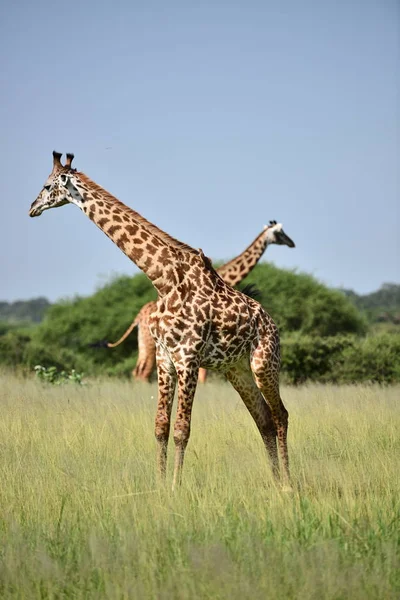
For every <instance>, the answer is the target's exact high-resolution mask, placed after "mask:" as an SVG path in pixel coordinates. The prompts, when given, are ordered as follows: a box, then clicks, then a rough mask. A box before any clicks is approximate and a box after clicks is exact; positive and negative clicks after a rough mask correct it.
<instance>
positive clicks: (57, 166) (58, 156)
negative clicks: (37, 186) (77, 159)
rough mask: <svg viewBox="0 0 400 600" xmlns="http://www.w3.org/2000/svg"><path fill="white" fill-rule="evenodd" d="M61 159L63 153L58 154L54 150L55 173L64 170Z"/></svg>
mask: <svg viewBox="0 0 400 600" xmlns="http://www.w3.org/2000/svg"><path fill="white" fill-rule="evenodd" d="M61 157H62V153H61V152H56V151H55V150H53V172H54V171H55V170H56V169H60V168H62V164H61V160H60V159H61Z"/></svg>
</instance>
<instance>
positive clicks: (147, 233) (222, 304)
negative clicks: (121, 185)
mask: <svg viewBox="0 0 400 600" xmlns="http://www.w3.org/2000/svg"><path fill="white" fill-rule="evenodd" d="M67 203H72V204H75V205H77V206H78V207H79V208H80V209H81V210H82V211H83V212H84V213H85V214H86V215H87V216H88V217H89V219H90V220H92V221H93V222H94V223H95V224H96V225H97V226H98V227H99V228H100V229H101V230H102V231H104V233H105V234H106V235H107V236H108V237H109V238H110V239H111V240H112V241H113V242H114V243H115V244H116V245H117V246H118V247H119V248H120V249H121V250H122V252H124V254H126V256H128V257H129V258H130V259H131V260H132V261H133V262H134V263H135V264H136V265H137V266H138V267H139V268H140V269H141V270H142V271H143V272H144V273H146V275H147V276H148V277H149V279H150V280H151V281H152V283H153V285H154V287H155V288H156V290H157V292H158V295H159V299H158V301H157V309H156V311H155V312H153V313H152V314H151V316H150V319H149V327H150V332H151V335H152V336H153V338H154V340H155V343H156V355H157V375H158V403H157V413H156V422H155V433H156V439H157V443H158V444H157V456H158V468H159V472H160V474H161V475H162V476H163V477H164V476H165V474H166V464H167V445H168V438H169V433H170V421H171V410H172V402H173V399H174V392H175V387H176V385H178V406H177V417H176V420H175V424H174V432H173V437H174V442H175V466H174V478H173V487H174V486H175V485H177V484H178V483H180V481H181V477H182V467H183V460H184V455H185V450H186V446H187V443H188V441H189V436H190V426H191V414H192V406H193V399H194V394H195V390H196V385H197V376H198V372H199V368H200V367H204V368H208V369H215V370H218V371H222V372H223V373H224V374H225V375H226V377H227V379H228V380H229V381H230V382H231V384H232V385H233V387H234V388H235V389H236V391H237V392H238V393H239V394H240V396H241V398H242V400H243V402H244V403H245V405H246V407H247V409H248V410H249V412H250V414H251V416H252V417H253V419H254V421H255V423H256V425H257V427H258V429H259V431H260V434H261V437H262V439H263V442H264V445H265V448H266V450H267V453H268V456H269V458H270V460H271V464H272V470H273V473H274V475H275V477H279V476H280V478H281V480H282V483H283V485H284V486H286V487H287V486H288V485H289V459H288V451H287V429H288V413H287V410H286V408H285V406H284V404H283V402H282V400H281V398H280V393H279V371H280V348H279V334H278V329H277V327H276V325H275V323H274V321H273V320H272V319H271V317H270V316H269V315H268V314H267V312H266V311H265V310H264V309H263V307H262V306H261V304H259V303H258V302H257V301H255V300H253V299H252V298H249V297H248V296H246V295H244V294H242V293H241V292H240V291H238V290H235V289H234V288H232V287H231V286H230V285H228V284H227V283H226V282H225V281H224V280H223V279H222V277H221V276H220V275H219V274H218V273H217V272H216V271H215V270H214V269H213V268H212V266H211V263H210V262H209V261H208V260H204V256H203V255H202V254H200V253H199V252H198V251H197V250H195V249H194V248H192V247H191V246H189V245H187V244H184V243H183V242H180V241H179V240H177V239H176V238H174V237H172V236H170V235H169V234H167V233H166V232H165V231H163V230H161V229H159V228H158V227H157V226H156V225H154V224H153V223H151V222H150V221H147V220H146V219H145V218H144V217H142V216H141V215H140V214H139V213H137V212H136V211H134V210H133V209H131V208H129V207H128V206H126V205H125V204H123V203H122V202H120V201H119V200H118V199H117V198H115V197H114V196H112V195H111V194H110V193H109V192H107V191H106V190H104V189H103V188H102V187H100V186H99V185H98V184H97V183H95V182H94V181H92V180H90V179H89V178H88V177H87V176H86V175H85V174H84V173H82V172H80V171H77V170H75V169H72V167H71V161H70V162H69V163H68V161H67V164H66V165H64V166H63V165H62V164H61V156H60V155H59V153H53V170H52V172H51V174H50V176H49V177H48V178H47V181H46V182H45V185H44V187H43V189H42V191H41V192H40V194H39V195H38V197H37V199H36V200H35V201H34V202H33V203H32V205H31V208H30V211H29V214H30V216H31V217H38V216H39V215H41V214H42V213H43V211H45V210H48V209H50V208H56V207H59V206H62V205H64V204H67ZM278 456H279V458H278ZM279 459H280V460H279Z"/></svg>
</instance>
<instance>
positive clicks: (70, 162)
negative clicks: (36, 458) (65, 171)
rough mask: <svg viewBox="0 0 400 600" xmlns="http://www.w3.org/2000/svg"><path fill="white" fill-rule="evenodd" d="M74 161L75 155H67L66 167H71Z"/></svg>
mask: <svg viewBox="0 0 400 600" xmlns="http://www.w3.org/2000/svg"><path fill="white" fill-rule="evenodd" d="M73 160H74V155H73V154H71V153H70V152H68V153H67V160H66V161H65V166H66V167H70V168H71V165H72V161H73Z"/></svg>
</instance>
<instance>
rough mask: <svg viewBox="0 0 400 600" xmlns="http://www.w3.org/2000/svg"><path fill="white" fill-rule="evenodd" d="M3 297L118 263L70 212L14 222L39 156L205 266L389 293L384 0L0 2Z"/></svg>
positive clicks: (387, 21) (86, 283) (391, 257)
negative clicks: (243, 267) (257, 242)
mask: <svg viewBox="0 0 400 600" xmlns="http://www.w3.org/2000/svg"><path fill="white" fill-rule="evenodd" d="M0 22H1V25H0V29H1V31H0V34H1V35H0V50H1V65H0V67H1V71H0V72H1V88H2V90H1V105H0V127H1V141H0V161H1V162H0V164H1V174H2V177H1V180H0V186H1V193H0V203H1V224H2V227H1V236H0V257H1V260H0V299H1V300H15V299H20V298H23V299H25V298H30V297H35V296H39V295H44V296H47V297H48V298H49V299H50V300H55V299H57V298H60V297H63V296H71V295H74V294H90V293H92V292H93V291H94V290H95V289H96V287H97V286H99V285H100V284H101V283H102V281H104V279H106V278H108V277H109V276H110V275H111V274H112V273H127V274H132V273H135V272H137V269H136V267H135V265H133V264H132V263H130V262H129V260H128V259H127V258H126V257H125V256H124V255H123V254H122V253H121V252H120V251H119V250H118V248H117V247H116V246H114V245H113V244H112V242H110V240H108V239H107V238H106V237H105V236H104V234H103V233H102V232H101V231H99V230H98V229H97V228H96V227H95V226H94V225H93V224H92V223H91V222H90V221H89V220H88V219H87V218H86V217H85V216H84V215H83V213H81V212H80V211H79V209H77V208H76V207H74V206H65V207H62V208H59V209H56V210H52V211H49V212H45V213H44V214H43V215H42V217H40V218H39V219H30V218H29V217H28V209H29V206H30V204H31V202H32V201H33V200H34V199H35V198H36V196H37V194H38V193H39V191H40V190H41V187H42V185H43V183H44V181H45V179H46V177H47V175H48V174H49V172H50V170H51V165H52V156H51V153H52V150H53V149H56V150H58V151H60V152H74V153H75V157H76V158H75V166H76V167H77V168H78V169H79V170H82V171H84V172H85V173H87V175H89V177H91V178H92V179H94V180H95V181H97V183H99V184H100V185H102V186H103V187H105V188H106V189H108V190H109V191H110V192H112V193H113V194H114V195H116V196H117V197H118V198H119V199H120V200H122V201H123V202H125V203H126V204H128V205H129V206H132V207H133V208H135V209H136V210H137V211H139V212H140V213H141V214H143V215H144V216H145V217H147V218H148V219H150V220H152V221H153V222H154V223H156V224H157V225H158V226H159V227H161V228H163V229H165V230H166V231H168V233H170V234H172V235H174V236H175V237H177V238H179V239H180V240H182V241H185V242H187V243H189V244H191V245H192V246H194V247H196V248H197V247H201V248H202V249H203V250H204V252H205V253H206V254H207V255H208V256H210V257H212V258H214V259H225V258H226V259H227V258H230V257H232V256H234V255H235V254H238V253H239V252H240V251H241V250H242V249H244V247H245V246H246V245H248V244H249V243H250V242H251V241H252V239H253V238H254V237H255V236H256V235H257V234H258V233H259V231H260V230H261V229H262V226H263V225H264V223H267V222H268V221H269V220H270V219H276V220H278V221H281V222H282V223H283V225H284V229H285V231H286V233H287V234H288V235H290V236H291V237H292V238H293V239H294V241H295V242H296V248H295V249H293V250H291V249H289V248H287V247H282V248H281V247H277V246H273V247H271V248H269V249H268V250H267V252H266V254H265V255H264V257H265V259H266V260H270V261H273V262H274V263H275V264H276V265H278V266H282V267H288V268H294V267H296V268H298V269H299V270H300V271H306V272H309V273H312V274H314V275H315V276H316V277H317V278H319V279H320V280H322V281H323V282H325V283H327V284H329V285H331V286H336V287H339V286H343V287H346V288H353V289H354V290H356V291H357V292H359V293H366V292H369V291H372V290H374V289H377V288H378V287H379V286H380V285H381V284H382V283H383V282H399V281H400V265H399V262H400V257H399V254H400V247H399V225H400V223H399V211H400V208H399V206H400V204H399V186H398V183H399V182H398V179H396V178H397V173H396V170H397V171H398V168H399V164H400V152H399V106H400V97H399V72H398V66H399V62H398V61H399V22H400V20H399V4H398V2H397V0H347V1H345V0H325V1H323V2H318V1H317V0H301V1H300V0H293V1H290V0H287V1H285V0H279V1H274V2H272V1H271V2H270V1H268V0H242V1H240V2H236V1H234V0H229V1H226V0H220V1H218V0H213V1H208V0H205V1H204V0H201V1H200V0H198V1H190V0H186V1H185V2H184V1H177V0H168V1H167V2H166V1H165V0H164V1H161V0H142V1H132V0H130V1H128V0H114V1H113V2H102V1H99V0H96V1H94V0H89V1H85V0H82V1H80V2H68V1H65V2H49V0H40V2H32V1H31V0H29V1H27V0H21V1H20V2H12V1H11V0H3V2H2V3H1V8H0Z"/></svg>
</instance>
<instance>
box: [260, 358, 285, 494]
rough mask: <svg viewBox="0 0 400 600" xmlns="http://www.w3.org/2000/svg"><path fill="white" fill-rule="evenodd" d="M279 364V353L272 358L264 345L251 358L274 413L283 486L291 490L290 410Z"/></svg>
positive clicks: (266, 399)
mask: <svg viewBox="0 0 400 600" xmlns="http://www.w3.org/2000/svg"><path fill="white" fill-rule="evenodd" d="M279 366H280V361H279V355H277V356H276V357H274V359H273V360H271V355H270V354H269V353H267V352H266V351H265V349H263V348H262V347H258V348H256V349H255V351H254V353H253V355H252V358H251V370H252V372H253V376H254V381H255V383H256V386H257V387H258V389H259V390H260V392H261V393H262V395H263V397H264V398H265V401H266V403H267V404H268V407H269V409H270V413H271V414H272V419H273V421H274V424H275V429H276V433H277V438H278V452H279V458H280V463H281V472H282V483H283V488H284V489H285V490H289V489H291V486H290V474H289V455H288V448H287V431H288V422H289V418H288V411H287V410H286V408H285V406H284V404H283V402H282V399H281V397H280V394H279Z"/></svg>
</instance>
